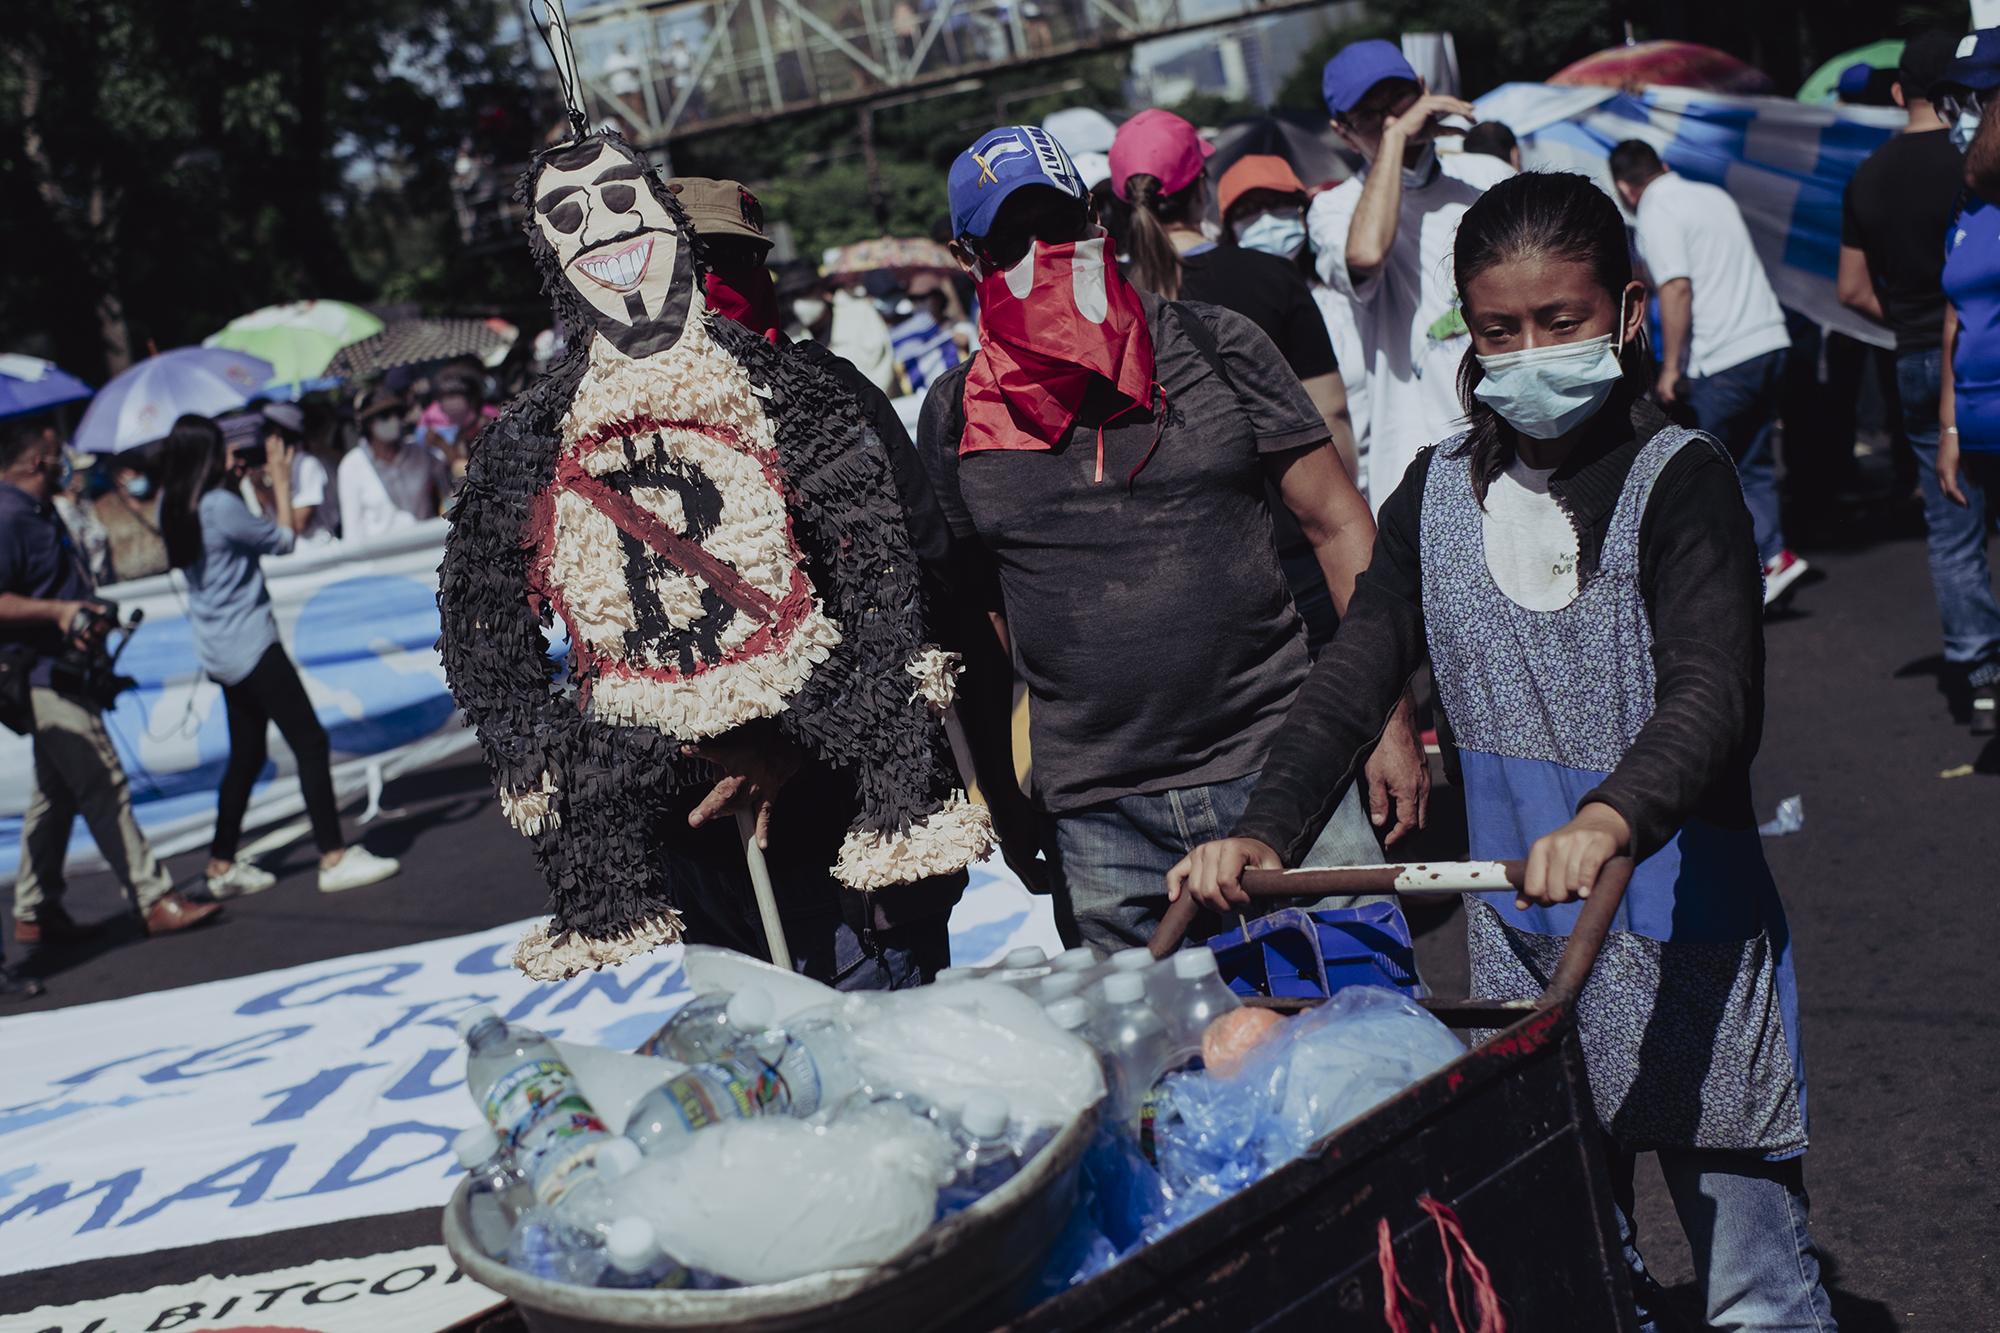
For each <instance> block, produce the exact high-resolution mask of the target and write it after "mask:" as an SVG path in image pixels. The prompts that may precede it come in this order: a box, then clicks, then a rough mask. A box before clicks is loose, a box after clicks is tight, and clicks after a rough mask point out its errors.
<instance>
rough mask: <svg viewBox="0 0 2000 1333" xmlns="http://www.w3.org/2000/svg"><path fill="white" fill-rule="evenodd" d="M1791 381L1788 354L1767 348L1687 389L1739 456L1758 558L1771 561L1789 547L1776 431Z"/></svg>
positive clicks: (1701, 417)
mask: <svg viewBox="0 0 2000 1333" xmlns="http://www.w3.org/2000/svg"><path fill="white" fill-rule="evenodd" d="M1784 383H1785V354H1784V352H1783V351H1777V352H1766V353H1764V355H1762V356H1753V357H1751V358H1750V359H1749V360H1748V361H1745V362H1743V363H1742V364H1740V365H1734V366H1731V367H1729V369H1727V370H1719V371H1717V372H1716V373H1715V374H1713V375H1703V376H1702V377H1701V378H1700V379H1689V380H1683V381H1682V383H1681V388H1682V391H1683V392H1684V393H1685V394H1686V396H1687V404H1688V406H1689V407H1690V408H1692V409H1693V410H1694V419H1695V424H1696V425H1698V426H1700V427H1701V429H1702V430H1704V431H1706V432H1708V433H1709V434H1710V435H1713V436H1714V437H1715V438H1716V439H1718V440H1720V441H1722V447H1723V448H1725V449H1727V450H1728V451H1729V456H1730V457H1731V458H1733V459H1735V460H1736V475H1737V476H1738V477H1740V478H1741V479H1742V481H1743V503H1745V504H1746V505H1748V506H1749V507H1750V522H1751V526H1752V527H1753V528H1754V529H1755V530H1756V533H1757V558H1758V559H1759V560H1762V561H1763V562H1764V563H1765V564H1767V565H1768V564H1770V563H1771V561H1773V560H1775V559H1777V558H1778V553H1779V552H1781V551H1783V550H1784V549H1785V530H1784V525H1783V523H1782V522H1781V521H1780V519H1779V515H1778V459H1777V455H1776V454H1775V453H1774V452H1773V450H1772V448H1771V433H1772V431H1773V430H1774V429H1775V428H1776V425H1777V421H1778V398H1779V395H1780V393H1781V392H1782V390H1783V388H1784Z"/></svg>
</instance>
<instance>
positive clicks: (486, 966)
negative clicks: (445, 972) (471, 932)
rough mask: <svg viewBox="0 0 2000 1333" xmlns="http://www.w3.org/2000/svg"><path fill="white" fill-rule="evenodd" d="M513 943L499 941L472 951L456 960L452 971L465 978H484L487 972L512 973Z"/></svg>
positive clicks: (510, 941)
mask: <svg viewBox="0 0 2000 1333" xmlns="http://www.w3.org/2000/svg"><path fill="white" fill-rule="evenodd" d="M513 959H514V941H512V940H501V941H500V942H499V943H498V944H491V945H488V946H487V947H486V948H484V949H474V950H473V951H472V952H471V953H469V954H467V955H466V956H465V957H463V958H461V959H459V960H458V964H457V966H456V967H454V968H453V969H452V970H453V971H456V972H459V973H462V974H463V975H465V976H469V977H476V976H484V975H486V974H487V973H489V972H512V971H513V970H514V962H513Z"/></svg>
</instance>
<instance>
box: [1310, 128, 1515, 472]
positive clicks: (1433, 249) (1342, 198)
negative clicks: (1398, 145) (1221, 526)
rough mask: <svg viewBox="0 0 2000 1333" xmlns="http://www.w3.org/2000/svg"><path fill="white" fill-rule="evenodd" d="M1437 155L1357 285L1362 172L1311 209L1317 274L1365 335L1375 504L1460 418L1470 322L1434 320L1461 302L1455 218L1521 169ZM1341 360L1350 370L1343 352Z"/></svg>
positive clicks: (1479, 158) (1344, 372)
mask: <svg viewBox="0 0 2000 1333" xmlns="http://www.w3.org/2000/svg"><path fill="white" fill-rule="evenodd" d="M1437 163H1438V165H1437V167H1436V169H1434V170H1433V171H1432V172H1431V173H1430V179H1428V180H1427V181H1425V182H1424V183H1423V184H1421V185H1419V186H1416V187H1414V188H1413V187H1411V186H1410V185H1409V184H1408V183H1407V182H1405V184H1404V186H1403V203H1402V210H1401V212H1400V214H1399V216H1398V218H1397V223H1396V239H1395V242H1394V244H1393V245H1391V246H1390V248H1389V255H1388V258H1387V260H1386V261H1385V262H1384V263H1383V265H1382V267H1381V268H1380V269H1379V270H1377V272H1376V273H1375V274H1374V275H1373V276H1372V277H1370V278H1369V279H1368V280H1367V281H1366V282H1363V283H1360V284H1359V285H1356V284H1355V283H1354V282H1353V281H1352V280H1351V277H1350V275H1349V273H1348V271H1347V233H1348V230H1349V228H1350V227H1351V226H1352V225H1353V223H1354V211H1355V209H1356V208H1358V207H1359V206H1360V204H1361V191H1362V187H1363V184H1364V182H1365V180H1366V175H1365V173H1364V174H1363V175H1360V176H1355V177H1353V178H1351V179H1349V180H1345V181H1342V182H1341V183H1340V184H1339V185H1337V186H1335V187H1334V188H1333V189H1331V190H1328V191H1327V192H1326V193H1324V194H1322V195H1320V196H1319V197H1318V198H1317V199H1315V200H1313V203H1312V207H1311V208H1310V209H1308V210H1307V212H1306V233H1307V236H1308V237H1309V238H1310V240H1311V242H1312V248H1313V256H1314V263H1315V264H1316V265H1317V267H1318V270H1319V278H1320V281H1321V282H1322V283H1323V284H1325V285H1326V287H1327V288H1328V289H1329V296H1330V298H1331V299H1332V300H1333V301H1334V302H1335V303H1336V305H1335V308H1336V310H1337V309H1338V304H1337V303H1338V302H1340V301H1345V302H1346V304H1347V307H1348V311H1349V314H1350V315H1351V318H1352V319H1353V322H1354V329H1355V332H1356V334H1357V335H1358V337H1359V339H1360V345H1361V351H1362V361H1363V365H1362V367H1361V369H1362V370H1363V372H1364V373H1365V374H1366V375H1367V377H1368V384H1367V397H1368V418H1369V423H1368V498H1369V501H1370V502H1371V503H1372V504H1373V505H1374V507H1375V508H1376V509H1377V510H1379V509H1381V507H1382V505H1383V502H1384V501H1386V500H1387V499H1388V498H1389V496H1390V493H1391V492H1393V491H1394V490H1395V489H1396V487H1397V486H1398V485H1399V484H1401V482H1402V480H1403V474H1404V473H1405V472H1406V471H1408V470H1409V466H1410V464H1411V462H1412V461H1414V460H1415V458H1416V456H1417V452H1418V450H1420V449H1422V448H1424V447H1425V446H1426V445H1432V444H1436V443H1438V442H1439V441H1440V440H1444V439H1446V438H1448V437H1449V436H1451V435H1453V434H1455V433H1457V432H1458V431H1459V430H1460V429H1462V428H1463V425H1464V415H1465V413H1464V410H1463V409H1462V408H1461V407H1460V406H1459V401H1458V368H1459V363H1460V362H1462V361H1463V360H1464V359H1465V349H1466V348H1467V347H1468V346H1470V345H1471V339H1470V338H1468V337H1467V336H1466V335H1465V334H1464V333H1463V332H1457V333H1453V334H1451V335H1449V336H1446V337H1444V338H1438V337H1434V336H1433V332H1432V330H1433V327H1434V326H1435V325H1437V324H1438V321H1440V320H1442V319H1444V318H1445V317H1446V316H1448V315H1450V314H1451V312H1452V310H1453V308H1454V307H1455V306H1456V305H1457V303H1458V288H1457V283H1456V282H1455V281H1454V280H1453V278H1452V270H1451V247H1452V243H1453V241H1454V240H1455V239H1456V238H1457V236H1458V220H1459V219H1460V218H1462V217H1464V216H1465V210H1466V209H1468V208H1470V207H1471V206H1472V204H1473V202H1474V201H1475V200H1477V199H1478V198H1479V196H1480V195H1482V194H1484V193H1485V192H1486V191H1488V190H1490V189H1492V188H1493V187H1494V186H1495V185H1498V184H1499V183H1500V182H1501V181H1503V180H1505V179H1506V178H1507V177H1509V176H1511V175H1513V174H1514V169H1513V168H1512V167H1511V166H1509V165H1507V164H1506V163H1505V162H1502V161H1501V160H1500V159H1499V158H1497V157H1488V156H1487V155H1486V154H1484V153H1449V154H1440V155H1439V156H1438V159H1437ZM1398 169H1399V170H1400V167H1399V168H1398ZM1370 170H1373V168H1370ZM1324 305H1325V303H1324V302H1323V303H1322V308H1324ZM1340 370H1341V377H1342V378H1343V379H1346V378H1347V376H1348V373H1349V370H1348V363H1347V362H1346V361H1345V360H1343V361H1342V362H1341V367H1340Z"/></svg>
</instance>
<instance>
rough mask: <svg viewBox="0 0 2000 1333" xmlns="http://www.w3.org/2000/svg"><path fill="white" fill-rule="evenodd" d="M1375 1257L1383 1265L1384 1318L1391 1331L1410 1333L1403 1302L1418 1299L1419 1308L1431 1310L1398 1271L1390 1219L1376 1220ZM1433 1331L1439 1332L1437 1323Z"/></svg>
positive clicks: (1427, 1311) (1433, 1332)
mask: <svg viewBox="0 0 2000 1333" xmlns="http://www.w3.org/2000/svg"><path fill="white" fill-rule="evenodd" d="M1375 1259H1376V1262H1377V1263H1379V1264H1380V1265H1381V1266H1382V1320H1383V1322H1384V1323H1386V1324H1388V1325H1389V1333H1410V1321H1409V1320H1407V1319H1405V1318H1403V1302H1404V1301H1405V1300H1409V1301H1416V1305H1417V1308H1418V1309H1420V1310H1423V1311H1424V1313H1425V1314H1426V1315H1428V1314H1429V1313H1430V1311H1429V1310H1428V1309H1427V1308H1426V1307H1425V1306H1424V1303H1423V1302H1422V1301H1418V1300H1417V1298H1416V1297H1415V1296H1413V1295H1411V1294H1410V1289H1409V1288H1408V1287H1406V1286H1404V1285H1403V1275H1402V1274H1401V1273H1398V1272H1397V1271H1396V1247H1395V1245H1394V1243H1393V1242H1392V1241H1391V1240H1390V1239H1389V1219H1388V1218H1386V1217H1382V1218H1377V1219H1376V1221H1375ZM1431 1333H1437V1325H1436V1324H1432V1325H1431Z"/></svg>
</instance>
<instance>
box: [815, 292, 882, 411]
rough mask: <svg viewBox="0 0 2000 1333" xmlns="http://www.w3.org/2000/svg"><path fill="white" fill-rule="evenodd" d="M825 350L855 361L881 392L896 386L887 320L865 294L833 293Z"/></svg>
mask: <svg viewBox="0 0 2000 1333" xmlns="http://www.w3.org/2000/svg"><path fill="white" fill-rule="evenodd" d="M826 346H827V350H828V351H830V352H832V353H833V354H834V355H835V356H838V357H842V358H845V359H846V360H848V361H851V362H853V363H854V368H855V369H856V370H858V371H860V372H861V373H862V374H863V375H866V376H867V377H868V379H869V381H870V382H871V383H873V384H874V386H875V387H876V388H878V389H880V390H881V391H882V392H884V393H894V392H895V388H896V347H895V344H894V343H893V342H892V341H891V340H890V338H889V322H888V321H887V320H885V319H883V318H882V316H881V313H880V312H879V311H877V310H876V309H875V303H874V302H873V301H870V300H869V299H868V298H867V297H865V296H854V295H852V294H850V293H848V292H835V293H834V294H833V327H832V328H831V329H829V330H828V331H827V335H826Z"/></svg>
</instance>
